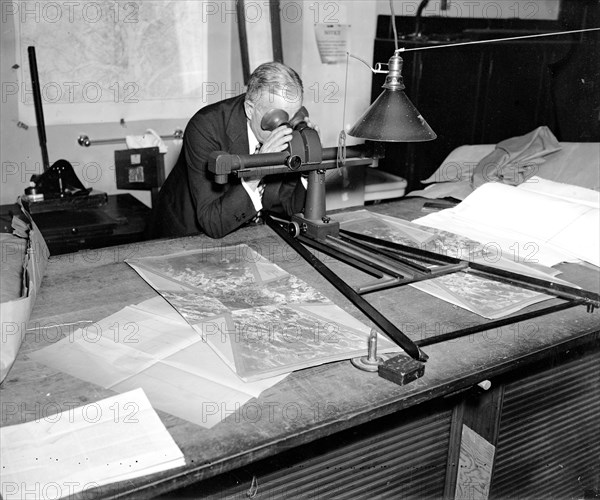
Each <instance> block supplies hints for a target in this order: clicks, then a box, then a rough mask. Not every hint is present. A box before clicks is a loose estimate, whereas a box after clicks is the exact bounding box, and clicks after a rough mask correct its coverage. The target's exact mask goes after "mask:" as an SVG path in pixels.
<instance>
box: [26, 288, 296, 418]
mask: <svg viewBox="0 0 600 500" xmlns="http://www.w3.org/2000/svg"><path fill="white" fill-rule="evenodd" d="M30 357H31V358H32V359H33V360H35V361H39V362H40V363H44V364H45V365H48V366H50V367H52V368H55V369H56V370H59V371H62V372H66V373H68V374H70V375H73V376H74V377H77V378H80V379H82V380H86V381H88V382H92V383H94V384H98V385H100V386H102V387H105V388H106V389H112V390H114V391H117V392H126V391H130V390H132V389H136V388H138V387H141V388H143V389H144V391H145V392H146V394H147V396H148V398H149V399H150V401H151V402H152V406H154V408H157V409H160V410H164V411H166V412H168V413H170V414H172V415H175V416H178V417H180V418H183V419H185V420H188V421H190V422H193V423H195V424H198V425H200V426H202V427H205V428H210V427H212V426H214V425H215V424H217V423H219V422H220V421H221V420H222V419H223V418H225V417H227V416H228V415H229V414H231V413H233V412H235V411H236V409H239V408H240V407H241V406H242V405H243V404H244V403H246V402H247V401H248V400H250V399H252V398H253V397H257V396H258V395H259V394H260V393H261V392H262V391H264V390H265V389H267V388H269V387H271V386H273V385H275V384H276V383H277V382H279V381H280V380H282V379H283V378H285V375H282V376H278V377H270V378H267V379H264V380H260V381H257V382H252V383H247V382H244V381H243V380H241V379H240V378H239V377H238V376H236V374H235V373H233V372H232V371H231V370H230V369H229V368H228V367H227V366H226V365H225V364H224V363H223V362H222V361H221V359H220V358H219V357H218V356H217V355H216V354H215V353H214V351H213V350H212V349H211V348H210V346H209V345H208V344H207V343H206V342H204V341H203V340H202V336H201V335H200V334H199V333H198V332H196V331H195V330H194V329H193V328H192V327H190V325H188V323H186V321H185V320H184V319H183V318H182V317H181V316H180V315H179V314H178V313H177V311H175V310H174V309H173V308H172V307H171V306H170V305H169V304H168V302H166V301H165V300H164V299H163V298H161V297H155V298H153V299H150V300H147V301H145V302H142V303H141V304H139V305H137V306H127V307H125V308H123V309H122V310H120V311H119V312H117V313H115V314H112V315H110V316H108V317H106V318H104V319H102V320H101V321H98V322H97V323H94V324H91V325H90V326H88V327H86V328H83V329H80V330H77V331H76V332H75V333H74V334H73V335H71V336H69V337H67V338H64V339H62V340H60V341H59V342H56V343H55V344H52V345H50V346H48V347H45V348H43V349H40V350H39V351H35V352H33V353H31V355H30Z"/></svg>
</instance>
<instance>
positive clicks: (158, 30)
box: [5, 0, 207, 125]
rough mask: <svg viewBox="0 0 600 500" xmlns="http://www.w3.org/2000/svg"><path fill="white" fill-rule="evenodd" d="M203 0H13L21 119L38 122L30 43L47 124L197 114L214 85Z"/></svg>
mask: <svg viewBox="0 0 600 500" xmlns="http://www.w3.org/2000/svg"><path fill="white" fill-rule="evenodd" d="M202 4H203V2H191V1H190V2H187V1H184V2H182V1H178V0H151V1H146V0H145V1H143V2H142V1H139V0H138V1H124V0H97V1H94V2H86V1H84V2H72V1H46V0H42V1H40V0H22V1H20V2H12V4H11V7H12V8H11V9H8V10H7V12H6V13H5V14H6V15H7V16H8V15H12V17H13V19H14V24H15V33H16V52H17V54H16V61H17V64H18V65H19V68H18V75H19V82H18V85H19V119H20V120H21V121H23V122H25V123H28V124H34V123H35V111H34V107H33V96H32V91H31V90H32V83H31V74H30V67H29V66H30V65H29V59H28V53H27V47H28V46H34V47H35V51H36V59H37V67H38V74H39V82H40V90H41V95H42V102H43V107H44V118H45V122H46V124H47V125H57V124H66V123H98V122H119V121H120V120H121V119H125V120H126V121H134V120H146V119H155V118H189V117H190V116H191V114H193V112H195V111H196V110H197V109H198V107H199V103H200V104H201V98H202V95H203V85H206V68H207V56H206V54H207V49H206V45H207V43H206V42H207V29H206V22H203V15H204V17H206V14H203V5H202ZM7 22H10V20H9V19H7Z"/></svg>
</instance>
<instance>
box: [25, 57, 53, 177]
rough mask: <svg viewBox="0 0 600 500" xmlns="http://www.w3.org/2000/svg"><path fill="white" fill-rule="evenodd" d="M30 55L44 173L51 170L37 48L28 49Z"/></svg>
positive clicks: (34, 104) (34, 102)
mask: <svg viewBox="0 0 600 500" xmlns="http://www.w3.org/2000/svg"><path fill="white" fill-rule="evenodd" d="M27 52H28V53H29V71H30V73H31V85H32V86H33V106H34V108H35V121H36V123H37V131H38V138H39V140H40V148H41V149H42V165H43V166H44V172H45V171H46V170H48V168H50V162H49V161H48V149H47V148H46V124H45V123H44V110H43V109H42V93H41V91H40V81H39V77H38V70H37V61H36V58H35V47H27Z"/></svg>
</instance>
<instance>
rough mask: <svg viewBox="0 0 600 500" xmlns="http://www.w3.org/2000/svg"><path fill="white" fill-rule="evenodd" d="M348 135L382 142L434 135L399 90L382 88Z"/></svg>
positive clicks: (423, 139)
mask: <svg viewBox="0 0 600 500" xmlns="http://www.w3.org/2000/svg"><path fill="white" fill-rule="evenodd" d="M348 135H351V136H352V137H358V138H361V139H368V140H371V141H382V142H422V141H431V140H433V139H435V138H436V137H437V135H436V134H435V132H434V131H433V130H432V129H431V127H430V126H429V125H428V124H427V122H426V121H425V119H424V118H423V117H422V116H421V113H419V112H418V111H417V109H416V108H415V107H414V106H413V103H412V102H410V99H409V98H408V97H406V94H405V93H404V92H402V90H390V89H387V88H386V89H384V90H383V92H382V93H381V94H380V95H379V97H378V98H377V99H376V100H375V102H374V103H373V104H371V106H370V107H369V109H367V111H365V113H364V114H363V115H362V116H361V117H360V118H359V120H358V121H357V122H356V125H354V127H352V128H351V129H350V131H349V132H348Z"/></svg>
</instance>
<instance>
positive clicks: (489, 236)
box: [413, 177, 600, 266]
mask: <svg viewBox="0 0 600 500" xmlns="http://www.w3.org/2000/svg"><path fill="white" fill-rule="evenodd" d="M556 184H557V183H553V182H551V181H543V180H542V179H540V178H538V177H532V178H531V179H529V180H528V181H527V182H526V183H524V184H521V185H520V186H519V187H513V186H507V185H504V184H498V183H487V184H484V185H483V186H481V187H479V188H478V189H476V190H475V191H474V192H473V193H472V194H471V195H470V196H468V197H467V198H466V199H465V200H464V201H463V202H462V203H460V204H459V205H457V206H456V207H454V208H450V209H447V210H442V211H441V212H438V213H434V214H430V215H426V216H425V217H421V218H419V219H416V220H415V221H413V222H415V223H417V224H420V225H423V226H428V227H434V228H438V229H444V230H446V231H451V232H453V233H456V234H460V235H463V236H466V237H468V238H471V239H473V240H475V241H478V242H480V243H482V244H485V245H487V246H488V247H489V248H492V247H495V248H497V249H498V253H499V256H501V257H503V258H512V259H514V260H516V261H521V262H525V263H528V262H530V263H539V264H542V265H545V266H553V265H556V264H558V263H560V262H565V261H567V262H568V261H577V260H584V261H586V262H589V263H590V264H593V265H595V266H600V201H599V198H600V193H598V192H596V191H593V190H589V189H585V188H577V189H576V190H575V191H574V190H573V189H566V188H560V186H556ZM568 193H571V195H569V194H568ZM572 193H575V196H577V197H576V198H573V197H572ZM489 248H488V250H489Z"/></svg>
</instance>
